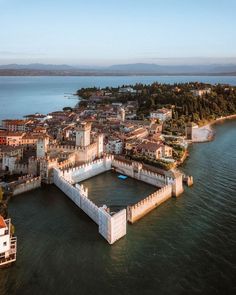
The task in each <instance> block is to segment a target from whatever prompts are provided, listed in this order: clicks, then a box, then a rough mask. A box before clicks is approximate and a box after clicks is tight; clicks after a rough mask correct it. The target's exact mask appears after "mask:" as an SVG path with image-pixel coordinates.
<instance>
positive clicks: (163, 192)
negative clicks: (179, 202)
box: [127, 185, 172, 223]
mask: <svg viewBox="0 0 236 295" xmlns="http://www.w3.org/2000/svg"><path fill="white" fill-rule="evenodd" d="M171 196H172V186H171V185H166V186H164V187H162V188H161V189H159V190H158V191H156V192H154V193H153V194H151V195H149V196H148V197H146V198H145V199H143V200H141V201H140V202H138V203H136V204H135V205H132V206H128V207H127V220H128V221H129V222H130V223H134V222H136V221H137V220H139V219H140V218H142V217H143V216H145V215H146V214H148V213H149V212H150V211H152V210H153V209H155V208H156V207H158V206H159V205H160V204H161V203H163V202H165V201H166V200H168V199H169V198H171Z"/></svg>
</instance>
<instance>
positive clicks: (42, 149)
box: [36, 136, 49, 158]
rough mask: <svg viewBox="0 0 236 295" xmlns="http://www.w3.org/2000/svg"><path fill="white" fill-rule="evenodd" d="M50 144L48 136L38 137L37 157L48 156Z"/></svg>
mask: <svg viewBox="0 0 236 295" xmlns="http://www.w3.org/2000/svg"><path fill="white" fill-rule="evenodd" d="M48 144H49V138H48V137H46V136H45V137H41V138H39V139H38V141H37V150H36V156H37V158H43V157H45V156H46V153H47V151H48Z"/></svg>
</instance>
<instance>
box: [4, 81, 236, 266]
mask: <svg viewBox="0 0 236 295" xmlns="http://www.w3.org/2000/svg"><path fill="white" fill-rule="evenodd" d="M216 93H218V94H219V93H220V95H221V96H218V100H219V102H218V105H219V104H224V103H225V101H224V100H225V99H228V97H231V98H232V97H233V99H234V101H235V97H236V90H235V88H234V87H230V88H229V87H228V86H227V85H221V86H219V85H215V86H210V85H209V84H206V85H204V84H202V83H192V84H191V83H185V84H178V85H165V84H163V85H162V84H158V83H154V84H152V85H142V84H137V85H135V86H130V85H127V86H122V87H119V88H112V87H111V88H109V87H106V88H104V89H98V88H87V89H86V88H85V89H83V88H82V89H80V90H78V91H77V93H76V94H75V96H78V98H79V102H78V104H77V105H76V106H75V107H74V108H70V107H65V108H64V109H63V110H60V111H55V112H51V113H49V114H39V113H35V114H28V115H26V116H25V117H24V118H23V119H21V118H18V119H4V120H2V125H1V130H0V161H1V162H0V180H1V182H0V188H1V191H0V201H1V203H0V214H1V219H0V246H1V248H0V265H5V264H9V263H11V262H14V261H15V260H16V238H15V237H14V231H13V230H12V227H13V226H12V225H11V220H10V219H9V218H8V214H7V203H8V201H9V200H10V198H11V197H12V196H15V195H18V194H20V193H23V192H26V191H29V190H32V189H35V188H38V187H40V186H41V185H42V184H43V185H49V184H55V185H56V186H57V187H58V188H59V189H61V190H62V191H63V192H64V193H65V194H66V195H67V196H68V197H69V198H70V199H71V200H72V201H73V202H74V203H75V204H76V205H77V206H78V207H80V208H81V209H82V210H83V211H84V212H85V213H86V214H87V215H88V216H90V217H91V218H92V219H93V220H94V221H95V223H97V224H98V227H99V233H100V234H101V235H102V236H103V237H104V238H105V239H106V240H107V241H108V242H109V243H110V244H113V243H114V242H115V241H117V240H118V239H120V238H121V237H122V236H124V235H125V234H126V223H127V221H128V222H130V223H134V222H136V221H137V220H139V219H140V218H142V217H143V216H144V215H146V214H147V213H148V212H150V211H151V210H153V209H154V208H156V207H157V206H159V205H160V204H161V203H163V202H164V201H166V200H167V199H169V198H170V197H172V196H179V195H180V194H181V193H182V192H183V190H184V188H183V183H186V184H187V185H188V186H190V185H192V184H193V178H192V176H187V175H184V174H183V173H182V172H181V171H180V170H179V168H178V166H179V165H181V164H182V163H183V161H184V160H185V159H186V157H187V156H188V151H187V148H188V145H189V143H191V142H197V141H199V142H201V141H208V140H211V139H212V136H213V134H212V131H211V129H209V128H207V129H206V128H205V129H204V126H203V127H201V125H202V124H203V122H204V123H208V122H209V121H211V120H215V119H217V118H219V117H221V116H230V115H232V114H234V113H235V106H234V105H233V104H232V103H231V105H229V104H228V105H226V106H225V110H224V109H222V108H221V109H219V108H218V107H217V105H214V104H212V105H210V103H211V102H210V101H211V96H213V97H215V95H216ZM184 97H185V98H186V99H184ZM224 105H225V104H224ZM219 110H220V111H221V112H222V111H223V113H219ZM190 114H191V116H190ZM187 117H188V119H186V118H187ZM189 118H190V119H191V120H190V119H189ZM108 170H114V171H116V172H118V173H120V176H123V177H127V176H128V177H132V178H135V179H137V180H140V181H144V182H146V183H149V184H151V185H153V186H155V187H156V188H157V190H156V192H154V193H153V194H151V195H150V196H148V197H147V198H145V199H143V200H141V201H140V202H138V203H137V204H132V205H130V206H128V207H127V208H124V209H123V210H121V211H119V212H111V211H110V209H109V208H108V207H107V206H106V204H104V206H103V207H98V206H97V205H95V204H94V203H93V202H92V201H91V200H89V197H88V191H87V189H86V188H85V187H83V185H80V184H79V183H80V182H81V181H83V180H85V179H87V178H90V177H93V176H95V175H98V174H100V173H103V172H105V171H108ZM2 245H3V246H2Z"/></svg>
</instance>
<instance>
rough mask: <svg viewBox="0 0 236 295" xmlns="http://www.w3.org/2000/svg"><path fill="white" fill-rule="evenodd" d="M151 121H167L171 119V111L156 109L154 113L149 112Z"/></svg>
mask: <svg viewBox="0 0 236 295" xmlns="http://www.w3.org/2000/svg"><path fill="white" fill-rule="evenodd" d="M150 118H151V119H158V120H160V121H162V122H164V121H167V120H169V119H171V118H172V110H171V109H166V108H162V109H158V110H156V111H153V112H150Z"/></svg>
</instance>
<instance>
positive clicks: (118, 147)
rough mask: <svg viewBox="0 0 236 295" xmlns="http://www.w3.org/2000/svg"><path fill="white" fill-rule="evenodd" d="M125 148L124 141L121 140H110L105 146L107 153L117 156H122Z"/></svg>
mask: <svg viewBox="0 0 236 295" xmlns="http://www.w3.org/2000/svg"><path fill="white" fill-rule="evenodd" d="M123 148H124V144H123V141H122V140H121V139H119V138H109V139H108V141H107V144H106V145H105V149H106V152H107V153H110V154H115V155H119V154H122V152H123Z"/></svg>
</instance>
